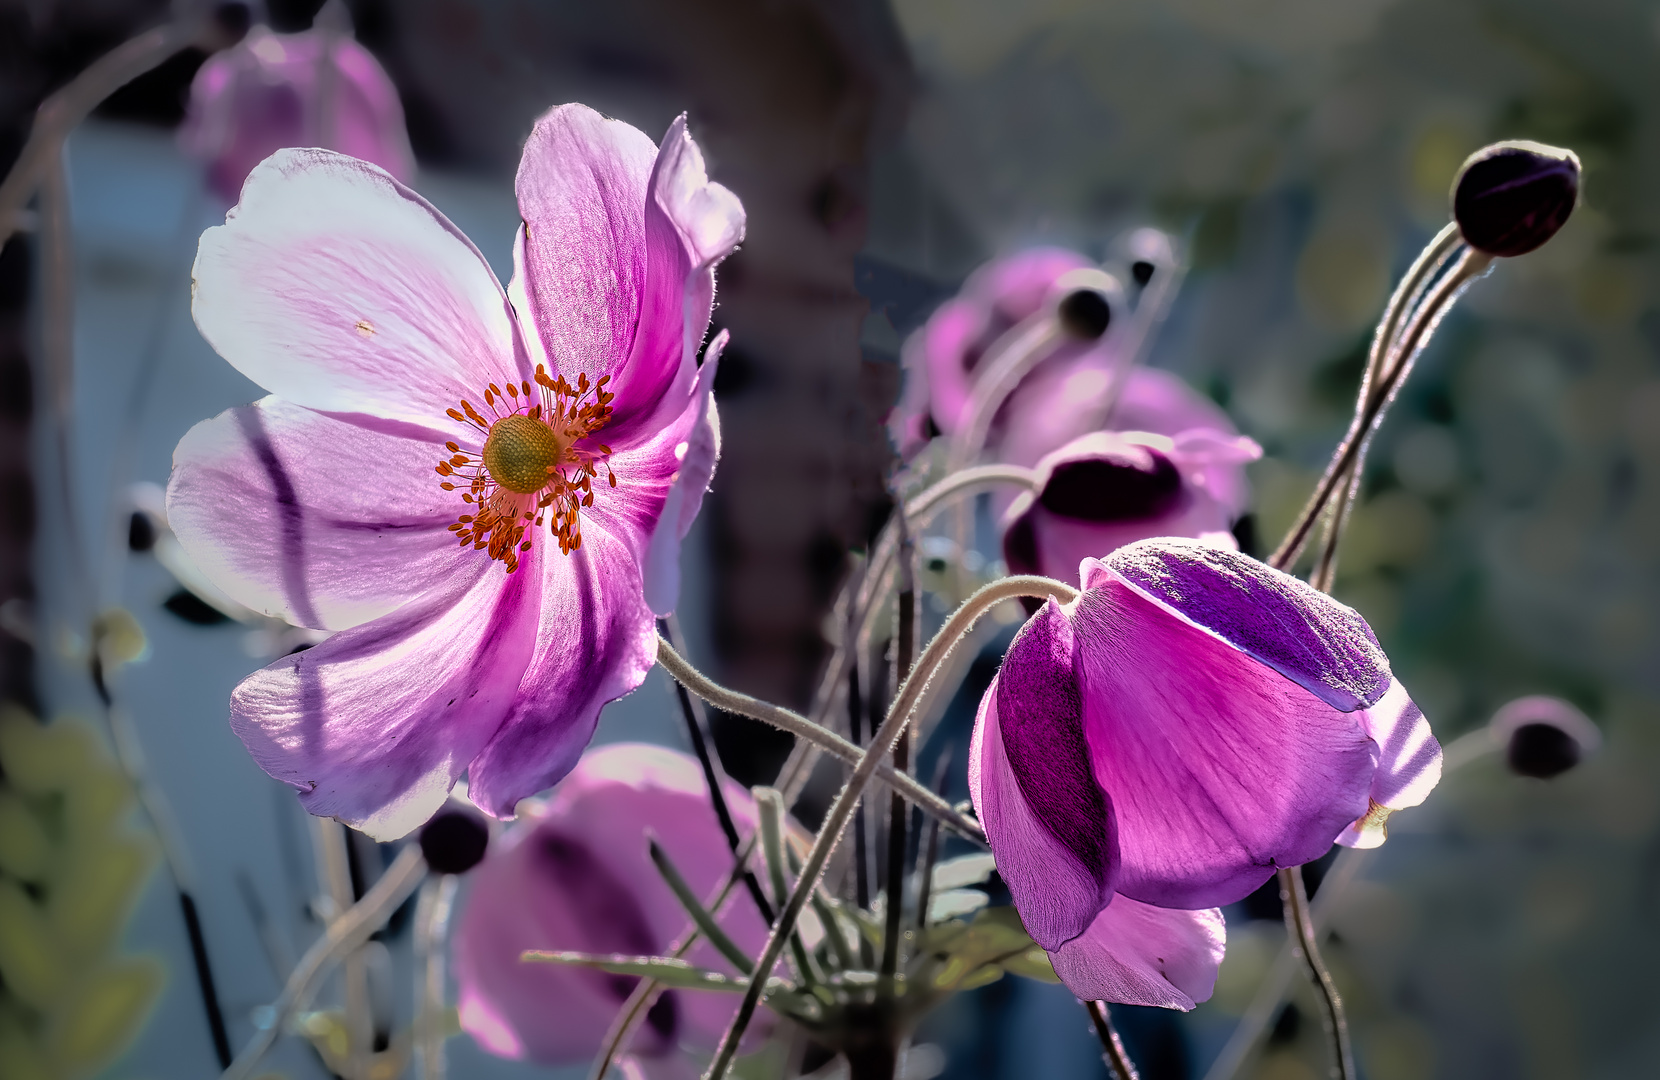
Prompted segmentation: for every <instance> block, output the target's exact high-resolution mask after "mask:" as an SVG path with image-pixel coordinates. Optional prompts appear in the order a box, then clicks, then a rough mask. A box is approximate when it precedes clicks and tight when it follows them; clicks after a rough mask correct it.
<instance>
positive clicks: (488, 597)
mask: <svg viewBox="0 0 1660 1080" xmlns="http://www.w3.org/2000/svg"><path fill="white" fill-rule="evenodd" d="M542 546H543V545H538V547H537V548H536V549H535V550H534V551H533V552H532V553H531V554H530V555H528V556H526V557H525V558H524V559H522V560H521V562H520V564H519V571H518V572H517V573H515V574H507V573H506V572H505V571H504V570H503V569H502V567H501V566H500V564H497V563H493V562H491V561H490V560H488V559H487V558H485V557H484V556H483V555H479V554H472V555H471V558H469V559H468V560H467V561H466V562H465V563H464V564H463V566H462V567H460V568H458V569H457V571H456V572H455V573H454V574H453V575H452V576H451V577H450V578H449V580H447V581H446V582H445V583H444V584H443V585H441V586H439V587H438V588H436V589H433V590H432V591H431V592H429V593H427V594H426V595H424V596H421V597H420V598H418V599H416V600H414V601H411V602H410V603H408V604H406V605H404V606H403V607H401V608H399V609H398V610H397V611H394V612H393V613H392V614H390V615H384V616H382V617H381V618H379V619H376V620H375V621H373V622H369V623H365V624H363V625H362V626H358V627H354V628H352V629H350V630H345V631H342V632H341V633H339V634H336V635H334V636H333V637H331V638H329V639H328V640H326V641H324V642H322V643H321V644H319V645H317V646H315V647H313V648H311V649H308V650H306V651H305V652H300V653H295V654H293V655H291V656H285V657H283V658H282V659H281V660H278V661H277V662H276V663H274V664H272V665H271V666H270V667H267V668H265V669H264V670H262V671H256V672H254V673H253V674H252V675H250V676H248V678H246V679H244V680H243V681H242V683H241V685H239V686H238V687H237V688H236V690H235V691H234V692H233V693H232V695H231V727H232V728H233V729H234V730H235V731H236V733H237V735H238V736H240V737H241V739H242V741H243V742H244V743H245V744H246V745H247V747H248V752H249V753H250V754H252V755H253V758H254V760H255V761H256V762H258V763H259V766H260V767H261V768H263V769H264V770H265V771H266V772H268V773H270V774H271V775H272V776H273V777H275V778H276V779H278V780H281V781H282V782H284V783H286V784H289V785H291V786H292V787H294V788H297V789H298V790H299V792H300V801H301V802H302V803H303V804H304V805H305V808H306V809H307V810H309V811H310V812H311V813H313V814H316V815H317V816H319V817H337V818H339V819H340V820H342V821H344V822H346V823H347V824H349V825H351V826H353V827H354V828H358V829H361V830H362V831H364V832H366V833H368V834H369V835H371V836H373V837H375V838H376V839H394V838H396V837H399V836H402V835H404V834H405V833H407V832H408V831H409V830H411V829H413V828H415V827H416V826H417V825H420V824H421V823H422V822H424V821H425V820H426V819H427V818H428V817H430V816H431V815H432V813H433V811H435V810H436V809H437V808H438V807H439V806H441V805H442V804H443V802H444V799H445V797H446V796H447V794H448V792H449V790H450V787H451V786H452V785H453V784H454V783H455V781H456V778H457V777H459V776H460V775H461V773H462V771H463V770H465V769H466V768H467V764H468V762H470V761H472V759H473V757H474V755H476V754H477V753H478V752H479V750H480V749H481V748H483V746H484V745H485V743H486V742H488V741H489V739H490V737H491V736H492V735H494V734H495V732H496V729H497V728H498V727H500V725H501V723H502V719H503V717H504V716H505V715H506V714H507V712H508V709H509V708H510V707H511V706H512V705H513V704H514V696H515V691H516V690H517V689H518V686H519V679H520V676H521V675H522V674H523V672H524V669H525V663H526V661H527V660H528V659H529V658H530V653H531V648H532V645H533V644H534V641H533V636H534V634H535V630H536V619H535V616H536V610H537V606H538V596H537V591H538V587H539V585H540V582H538V581H537V580H536V577H535V575H536V574H537V573H538V571H539V567H538V566H537V556H536V552H537V551H540V549H541V547H542ZM469 554H471V553H469Z"/></svg>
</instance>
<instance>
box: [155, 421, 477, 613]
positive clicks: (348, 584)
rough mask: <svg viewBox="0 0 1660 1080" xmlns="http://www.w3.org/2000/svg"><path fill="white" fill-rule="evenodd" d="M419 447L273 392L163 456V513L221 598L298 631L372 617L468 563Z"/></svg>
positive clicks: (429, 451)
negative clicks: (167, 473)
mask: <svg viewBox="0 0 1660 1080" xmlns="http://www.w3.org/2000/svg"><path fill="white" fill-rule="evenodd" d="M440 453H442V449H441V448H440V447H437V446H435V445H434V444H433V443H429V442H425V441H422V440H417V439H406V438H402V437H400V436H397V435H384V434H381V433H379V432H375V431H371V430H369V429H368V428H363V427H358V426H356V425H353V424H348V423H343V422H341V421H339V420H334V419H330V418H329V417H327V416H324V415H323V414H321V413H315V412H312V411H311V410H309V409H302V408H300V407H299V406H297V405H292V404H289V403H288V402H286V401H283V400H282V399H280V398H275V397H268V398H265V399H264V400H262V401H260V402H258V403H257V404H254V405H249V406H245V407H243V408H237V409H230V410H228V411H226V412H223V413H220V414H219V415H218V416H216V417H214V418H213V419H212V420H204V421H203V422H202V423H200V424H197V425H196V426H195V427H194V428H192V429H191V430H190V432H189V433H188V434H186V435H185V437H184V438H183V439H182V440H181V441H180V442H179V446H178V449H177V450H175V451H174V452H173V478H172V480H171V481H170V482H169V484H168V496H167V516H168V521H169V523H170V524H171V525H172V527H173V531H174V532H175V533H176V534H177V535H178V538H179V542H180V543H181V544H183V545H184V548H185V550H186V551H187V552H188V553H189V554H190V557H191V559H192V560H193V561H194V562H195V563H196V565H197V566H198V567H200V568H201V570H202V572H203V573H205V574H207V575H208V577H209V578H210V579H211V580H212V581H213V583H214V584H215V585H217V586H218V587H219V588H220V589H222V590H224V592H225V593H226V595H228V596H229V597H230V598H231V599H233V600H235V601H237V602H238V603H240V604H243V605H245V606H246V607H249V608H252V609H253V610H255V611H260V612H264V613H265V614H267V615H274V616H276V617H277V618H280V619H284V620H286V621H288V622H291V623H294V624H296V625H298V626H309V627H314V628H316V629H320V630H343V629H346V628H347V627H351V626H356V625H358V624H359V623H363V622H367V621H369V620H370V619H374V618H377V617H379V616H381V615H384V614H386V613H387V612H388V611H391V610H392V609H393V608H396V607H397V606H398V605H400V604H402V603H404V602H405V601H406V600H408V599H410V598H411V597H413V596H418V595H420V594H421V593H423V592H425V591H426V590H427V589H429V588H431V587H432V586H434V585H436V584H437V583H438V582H439V581H440V580H442V579H443V578H444V577H445V576H447V575H449V574H453V573H455V572H456V570H457V568H458V567H459V566H461V565H462V563H463V561H464V560H467V559H469V558H471V555H470V553H469V554H466V555H464V554H462V553H460V552H458V551H457V550H456V545H455V536H454V534H453V533H451V532H449V531H448V526H449V524H450V523H451V522H453V521H454V520H455V517H456V513H457V509H456V498H455V495H454V494H453V493H451V492H446V491H443V490H441V489H440V488H439V487H438V483H437V479H438V478H437V477H436V476H435V475H434V474H433V472H432V467H433V464H434V463H435V462H436V460H437V459H438V455H439V454H440Z"/></svg>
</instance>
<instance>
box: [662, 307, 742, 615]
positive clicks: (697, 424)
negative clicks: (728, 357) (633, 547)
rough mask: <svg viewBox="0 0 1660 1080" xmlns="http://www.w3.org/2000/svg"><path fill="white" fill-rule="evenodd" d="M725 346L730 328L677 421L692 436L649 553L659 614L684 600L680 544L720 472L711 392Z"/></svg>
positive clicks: (713, 346) (679, 455)
mask: <svg viewBox="0 0 1660 1080" xmlns="http://www.w3.org/2000/svg"><path fill="white" fill-rule="evenodd" d="M725 347H726V331H724V330H722V331H721V332H720V334H719V335H718V336H717V337H716V338H715V340H714V341H712V342H710V343H709V348H708V349H707V350H706V353H705V356H704V359H703V366H702V367H701V368H699V369H698V373H697V381H696V383H694V384H693V388H692V402H691V404H690V405H688V406H686V411H687V414H688V415H687V417H684V418H683V419H682V421H681V422H680V423H677V424H675V425H671V427H673V428H674V429H675V430H686V431H687V434H686V437H685V438H684V439H682V440H680V441H679V442H677V443H675V445H674V454H675V457H676V459H677V462H678V465H679V468H678V470H677V471H676V472H675V474H674V480H673V482H672V484H671V486H670V487H669V494H668V498H667V499H666V500H665V501H664V504H663V511H662V514H661V515H660V516H659V517H658V519H657V527H656V529H655V530H654V531H653V532H652V534H651V543H650V546H649V548H648V549H647V551H646V557H645V590H646V603H647V604H649V605H650V606H651V610H652V611H654V612H656V613H657V614H658V615H667V614H668V613H669V612H671V611H673V610H674V607H675V604H676V603H677V602H678V601H679V599H680V542H681V541H682V540H684V539H686V534H687V533H688V532H690V531H691V528H692V522H694V521H696V520H697V514H698V511H699V510H700V509H702V507H703V496H704V495H705V494H706V493H707V492H708V490H709V481H710V480H711V479H713V477H714V475H715V463H716V462H717V461H719V460H720V413H719V412H718V411H717V410H716V409H715V398H714V395H713V394H712V393H711V390H712V388H713V387H714V384H715V373H716V371H717V370H718V366H719V363H720V354H721V350H722V349H724V348H725ZM688 419H689V421H690V423H689V424H687V423H686V420H688ZM688 427H689V430H687V429H688Z"/></svg>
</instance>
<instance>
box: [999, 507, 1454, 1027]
mask: <svg viewBox="0 0 1660 1080" xmlns="http://www.w3.org/2000/svg"><path fill="white" fill-rule="evenodd" d="M1081 577H1082V579H1083V585H1084V588H1083V592H1082V593H1081V594H1080V595H1079V597H1078V599H1076V600H1075V601H1073V602H1072V603H1070V604H1066V605H1061V604H1058V603H1056V602H1054V601H1050V602H1049V603H1047V604H1046V605H1045V606H1044V607H1043V609H1042V610H1040V611H1039V612H1038V613H1037V614H1036V615H1035V616H1034V617H1033V618H1032V619H1031V621H1029V622H1028V623H1027V624H1026V625H1025V627H1023V628H1022V629H1021V631H1020V633H1019V634H1018V635H1017V636H1016V637H1015V640H1014V642H1013V644H1011V645H1010V647H1009V651H1008V654H1007V656H1006V657H1005V658H1004V660H1003V665H1002V667H1001V669H1000V670H999V672H998V674H997V677H996V679H995V680H994V681H993V682H992V685H991V687H990V688H989V689H988V690H987V691H986V694H985V697H984V698H983V699H982V701H981V703H980V713H979V716H978V717H977V719H976V721H975V727H974V739H973V744H972V749H971V756H970V763H969V789H970V792H971V794H972V795H973V798H974V806H975V809H976V810H977V811H978V813H979V815H980V820H981V822H983V823H984V825H985V828H986V835H987V837H988V838H989V840H990V842H991V847H992V851H993V853H994V854H995V855H996V858H997V869H998V872H999V873H1000V874H1001V875H1002V877H1003V880H1004V881H1005V882H1007V883H1008V886H1009V889H1010V892H1011V893H1012V894H1013V897H1014V902H1015V906H1016V907H1017V909H1018V910H1019V912H1020V915H1021V918H1022V919H1023V921H1024V922H1025V924H1026V928H1027V930H1028V931H1030V933H1031V934H1032V937H1033V939H1034V940H1036V941H1037V942H1038V944H1040V945H1042V946H1043V947H1044V948H1045V949H1047V950H1048V951H1049V953H1050V955H1051V958H1052V959H1053V961H1054V965H1055V970H1056V972H1057V973H1058V974H1059V975H1060V976H1061V978H1062V979H1063V980H1064V981H1065V982H1066V983H1067V984H1068V985H1069V986H1070V987H1071V988H1072V990H1073V991H1074V992H1075V993H1077V994H1078V995H1079V996H1080V997H1085V998H1104V999H1106V1000H1112V1001H1126V1002H1133V1003H1140V1004H1149V1005H1165V1006H1172V1007H1177V1008H1190V1007H1192V1004H1193V1003H1194V1002H1195V1001H1198V1000H1202V999H1203V998H1204V997H1206V996H1208V995H1209V992H1210V989H1211V986H1212V984H1213V980H1214V977H1215V970H1216V963H1217V962H1219V960H1220V957H1221V952H1222V926H1221V921H1220V916H1219V915H1218V913H1217V912H1215V911H1214V910H1210V911H1207V910H1205V909H1210V908H1214V907H1215V906H1218V905H1221V904H1227V903H1231V902H1233V901H1235V900H1239V899H1241V898H1242V897H1244V896H1246V895H1247V894H1249V893H1250V892H1251V891H1252V890H1253V889H1255V888H1256V887H1257V886H1259V885H1261V884H1262V883H1263V882H1264V881H1266V880H1267V879H1268V878H1269V877H1270V876H1271V875H1272V874H1273V873H1274V871H1275V869H1276V868H1278V867H1283V866H1295V865H1298V864H1301V863H1305V862H1308V861H1309V860H1311V859H1315V858H1318V857H1319V856H1320V855H1321V854H1323V853H1324V852H1325V851H1326V850H1327V849H1328V848H1329V847H1330V846H1331V844H1332V842H1333V841H1334V840H1335V841H1338V842H1341V843H1345V844H1349V845H1351V846H1361V847H1366V846H1372V845H1375V844H1377V843H1381V842H1382V839H1383V834H1384V822H1385V820H1386V819H1387V817H1388V815H1389V814H1390V812H1392V811H1394V810H1397V809H1400V808H1402V807H1406V806H1414V805H1416V804H1418V803H1419V802H1422V801H1423V799H1424V797H1425V796H1426V795H1428V793H1429V791H1430V789H1432V788H1433V787H1434V786H1435V784H1436V782H1437V781H1438V780H1439V779H1440V775H1441V748H1440V746H1439V744H1438V743H1437V742H1436V741H1435V738H1434V736H1433V735H1431V733H1430V730H1429V725H1428V724H1427V722H1426V721H1425V720H1424V717H1423V714H1422V713H1421V712H1419V710H1418V708H1417V707H1416V706H1415V705H1414V704H1413V703H1412V700H1411V698H1409V697H1408V696H1407V693H1406V691H1405V690H1404V689H1403V688H1402V687H1401V686H1400V684H1399V683H1398V682H1396V681H1395V678H1394V676H1393V675H1392V674H1391V673H1390V670H1389V661H1388V658H1387V657H1385V656H1384V654H1383V651H1382V649H1380V648H1379V647H1378V643H1377V639H1376V638H1375V637H1373V635H1372V631H1371V629H1370V628H1369V627H1368V626H1367V625H1366V622H1365V620H1364V619H1362V618H1361V617H1360V615H1358V614H1357V613H1356V612H1354V611H1353V610H1351V609H1349V608H1347V607H1344V606H1343V605H1342V604H1339V603H1338V602H1337V601H1335V600H1333V599H1331V598H1330V597H1328V596H1326V595H1325V594H1323V593H1321V592H1318V591H1317V590H1315V589H1314V588H1313V587H1312V586H1310V585H1308V584H1306V583H1305V582H1302V581H1299V580H1297V579H1296V578H1293V577H1290V576H1289V575H1287V574H1283V573H1281V572H1279V571H1277V570H1273V569H1270V568H1269V567H1267V566H1264V565H1263V564H1261V563H1259V562H1256V561H1255V560H1253V559H1250V558H1248V557H1246V556H1244V555H1241V554H1239V553H1238V552H1235V551H1229V550H1227V549H1224V548H1218V547H1214V546H1211V545H1208V544H1204V543H1201V542H1199V541H1196V540H1186V539H1168V538H1166V539H1157V540H1144V541H1141V542H1139V543H1136V544H1131V545H1129V546H1127V547H1123V548H1119V549H1118V550H1117V551H1115V552H1114V553H1113V554H1111V555H1110V556H1108V557H1107V558H1105V559H1089V560H1086V561H1085V562H1084V565H1083V567H1082V573H1081Z"/></svg>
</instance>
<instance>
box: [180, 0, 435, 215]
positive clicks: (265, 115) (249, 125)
mask: <svg viewBox="0 0 1660 1080" xmlns="http://www.w3.org/2000/svg"><path fill="white" fill-rule="evenodd" d="M179 138H180V141H181V143H182V144H183V146H184V149H185V151H186V152H187V153H189V154H190V155H192V156H193V157H196V158H199V159H201V160H202V161H204V162H206V163H207V171H208V186H209V187H211V188H212V189H213V190H214V191H215V192H217V193H219V195H221V196H222V197H223V198H225V199H226V200H227V201H231V202H234V201H235V200H236V196H237V192H239V191H240V190H241V189H242V182H243V180H244V179H246V178H247V176H248V174H249V173H250V172H252V171H253V168H254V166H255V165H258V164H259V163H260V162H261V161H264V160H265V159H266V158H267V157H269V156H270V155H272V154H274V153H276V152H277V151H278V150H281V149H283V148H284V147H291V146H322V147H326V148H328V149H330V150H338V151H340V152H341V153H345V154H350V155H351V156H352V157H355V158H361V159H362V160H364V161H368V162H371V163H373V164H375V165H379V166H380V167H381V168H382V169H385V170H386V171H387V172H388V173H390V174H392V176H393V177H395V178H397V179H398V180H400V181H405V182H407V181H408V180H409V178H410V176H411V175H412V174H413V173H414V171H415V158H414V155H413V154H412V153H411V152H410V149H409V135H408V134H407V132H406V131H405V130H404V122H403V106H402V105H400V104H399V103H398V91H397V89H396V88H395V87H394V86H393V85H392V80H391V79H388V78H387V77H386V72H385V71H383V70H382V69H381V66H380V64H379V63H378V62H377V61H376V60H375V58H374V57H373V56H371V55H370V54H369V52H368V50H366V49H364V48H363V46H361V45H359V44H358V43H357V42H355V41H353V40H352V39H351V38H350V37H349V36H346V35H343V34H338V33H329V32H325V31H322V30H310V31H307V32H305V33H302V34H274V33H272V32H271V31H270V30H269V29H267V28H266V27H263V26H256V27H254V28H253V29H252V30H250V31H249V32H248V35H247V36H246V37H244V38H243V39H242V41H241V42H240V43H239V44H237V45H235V46H232V47H231V48H229V49H225V50H224V51H222V52H219V53H215V54H214V55H213V56H210V57H209V58H208V60H207V62H206V63H204V64H203V65H202V66H201V68H200V69H199V70H198V71H197V72H196V79H195V81H194V82H192V83H191V85H190V104H189V108H188V109H187V110H186V113H185V122H184V126H183V128H181V129H180V132H179Z"/></svg>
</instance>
